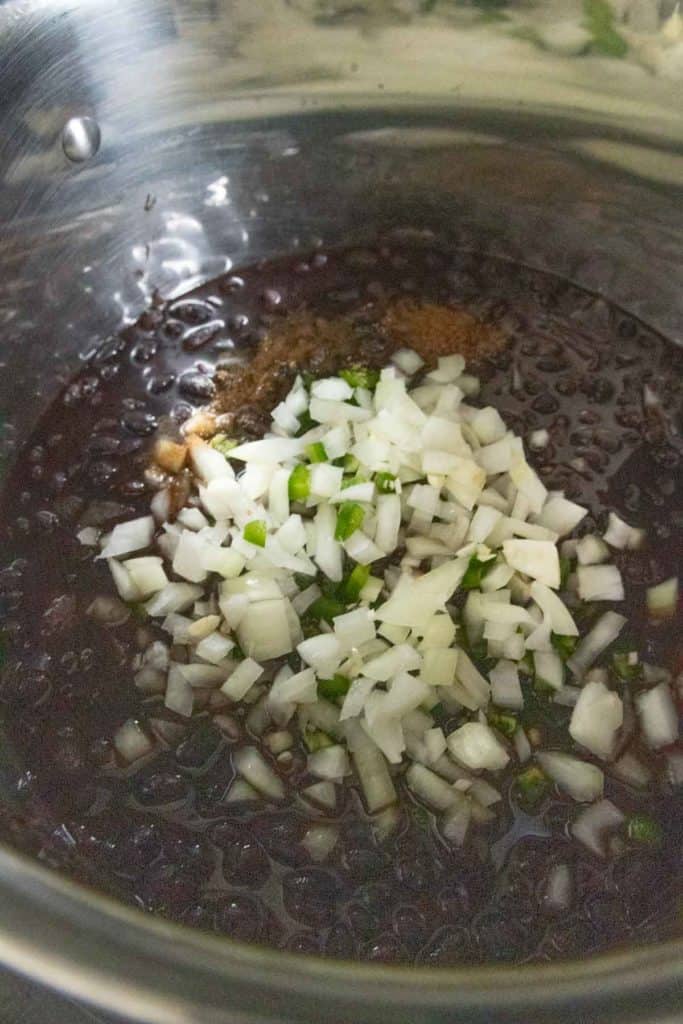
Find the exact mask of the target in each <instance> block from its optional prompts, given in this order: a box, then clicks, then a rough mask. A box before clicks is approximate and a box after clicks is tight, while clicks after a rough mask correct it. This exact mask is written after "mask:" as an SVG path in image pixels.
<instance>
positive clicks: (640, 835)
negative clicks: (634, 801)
mask: <svg viewBox="0 0 683 1024" xmlns="http://www.w3.org/2000/svg"><path fill="white" fill-rule="evenodd" d="M626 828H627V833H628V837H629V839H632V840H633V841H634V842H635V843H645V844H647V845H648V846H659V844H660V843H661V841H662V827H661V825H660V824H659V822H657V821H655V820H654V818H650V817H648V816H647V814H632V815H631V817H630V818H629V819H628V821H627V823H626Z"/></svg>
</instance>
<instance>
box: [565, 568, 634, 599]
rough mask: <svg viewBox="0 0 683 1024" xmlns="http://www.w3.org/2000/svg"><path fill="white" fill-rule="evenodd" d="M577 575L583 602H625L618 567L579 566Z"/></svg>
mask: <svg viewBox="0 0 683 1024" xmlns="http://www.w3.org/2000/svg"><path fill="white" fill-rule="evenodd" d="M576 575H577V578H578V582H579V597H580V598H581V600H582V601H587V602H588V601H623V600H624V584H623V582H622V579H621V573H620V572H619V570H618V569H617V567H616V565H579V567H578V569H577V570H576Z"/></svg>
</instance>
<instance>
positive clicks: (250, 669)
mask: <svg viewBox="0 0 683 1024" xmlns="http://www.w3.org/2000/svg"><path fill="white" fill-rule="evenodd" d="M262 675H263V666H262V665H259V664H258V663H257V662H256V661H254V659H253V658H245V659H244V661H241V662H240V663H239V664H238V666H237V668H236V669H235V671H234V672H233V673H232V675H231V676H230V677H229V678H228V679H226V681H225V682H224V683H223V685H222V686H221V693H224V694H225V696H226V697H229V698H230V700H232V701H235V702H237V701H240V700H242V699H243V698H244V697H245V696H246V695H247V694H248V693H249V691H250V690H251V688H252V686H253V685H254V683H255V682H256V681H257V679H260V678H261V676H262ZM248 781H250V782H251V779H249V780H248ZM254 785H255V783H254ZM257 788H258V787H257Z"/></svg>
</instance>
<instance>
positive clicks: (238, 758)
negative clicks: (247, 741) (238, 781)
mask: <svg viewBox="0 0 683 1024" xmlns="http://www.w3.org/2000/svg"><path fill="white" fill-rule="evenodd" d="M233 764H234V766H235V768H236V770H237V771H238V772H239V774H240V775H241V776H242V778H243V779H246V781H247V782H248V783H249V785H250V786H253V787H254V789H256V790H258V792H259V793H263V795H264V796H266V797H268V798H269V799H270V800H282V799H284V796H285V788H284V785H283V784H282V780H281V779H280V778H279V777H278V776H277V775H276V774H275V772H274V771H273V769H272V768H271V767H270V765H269V764H267V763H266V761H265V760H264V758H263V756H262V755H261V754H260V753H259V752H258V750H257V749H256V747H242V748H241V749H240V750H236V751H235V753H234V754H233Z"/></svg>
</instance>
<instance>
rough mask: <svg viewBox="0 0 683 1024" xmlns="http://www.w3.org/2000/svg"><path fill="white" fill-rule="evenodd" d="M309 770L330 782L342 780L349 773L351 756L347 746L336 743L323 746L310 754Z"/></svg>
mask: <svg viewBox="0 0 683 1024" xmlns="http://www.w3.org/2000/svg"><path fill="white" fill-rule="evenodd" d="M308 770H309V772H310V773H311V775H315V776H316V777H317V778H319V779H325V780H329V781H330V782H341V780H342V779H343V778H344V776H345V775H348V774H349V771H350V767H349V758H348V754H347V753H346V749H345V747H342V746H341V745H340V744H335V745H334V746H331V747H323V748H322V750H316V751H315V753H313V754H309V755H308Z"/></svg>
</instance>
